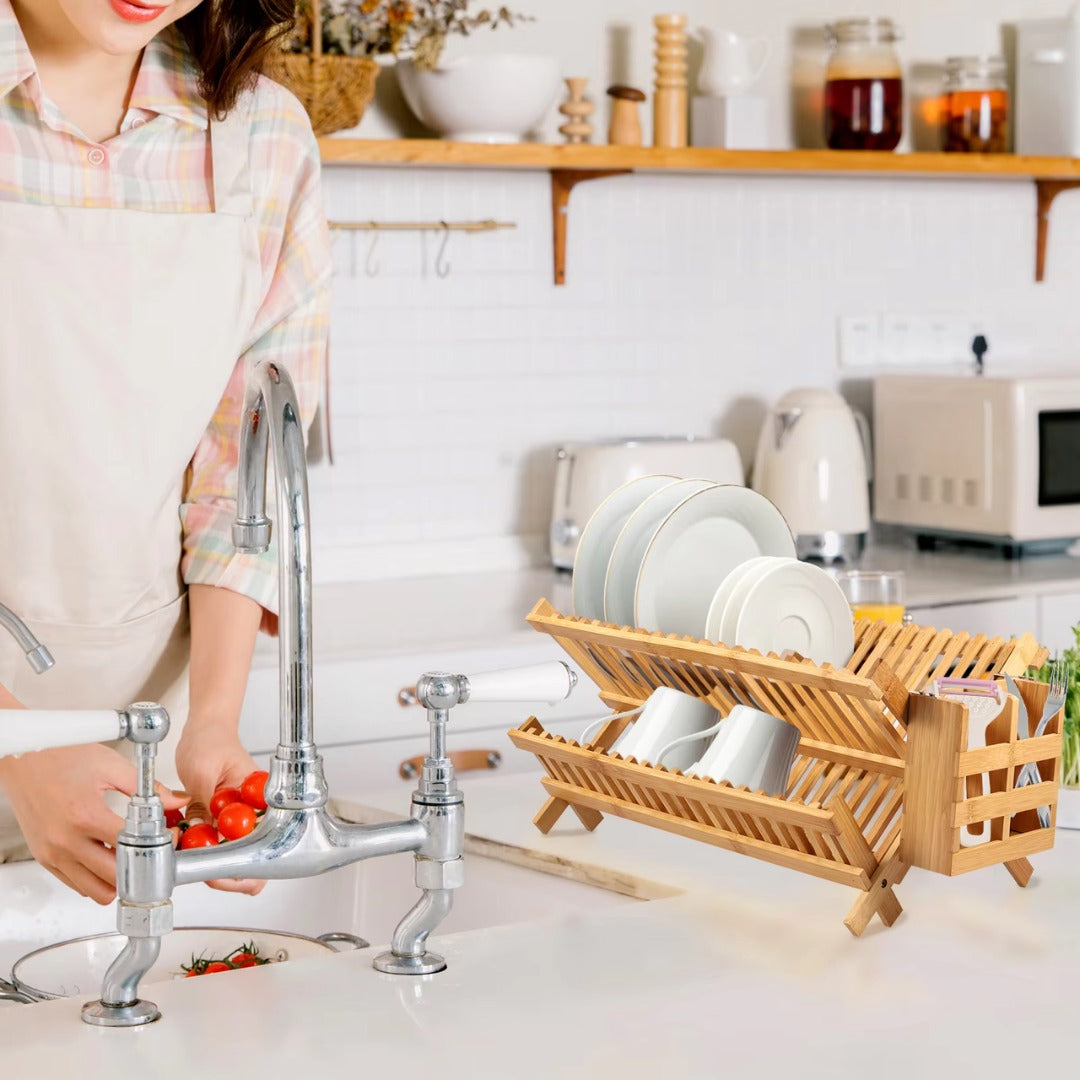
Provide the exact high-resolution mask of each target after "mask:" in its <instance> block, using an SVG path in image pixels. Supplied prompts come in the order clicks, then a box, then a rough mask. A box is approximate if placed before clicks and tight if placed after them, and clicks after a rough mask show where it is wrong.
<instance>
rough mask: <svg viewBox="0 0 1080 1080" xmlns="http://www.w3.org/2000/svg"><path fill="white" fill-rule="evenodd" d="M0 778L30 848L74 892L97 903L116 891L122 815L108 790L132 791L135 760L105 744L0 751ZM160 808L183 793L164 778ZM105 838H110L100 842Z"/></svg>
mask: <svg viewBox="0 0 1080 1080" xmlns="http://www.w3.org/2000/svg"><path fill="white" fill-rule="evenodd" d="M0 786H2V787H3V789H4V792H5V793H6V795H7V797H8V799H10V801H11V805H12V809H13V810H14V811H15V818H16V820H17V821H18V823H19V827H20V828H21V829H22V832H23V836H24V837H25V838H26V843H27V846H28V847H29V848H30V852H31V854H32V855H33V856H34V858H35V859H37V861H38V862H39V863H41V865H42V866H44V867H45V869H46V870H48V871H50V872H51V873H52V874H54V875H55V876H56V877H58V878H59V879H60V880H61V881H62V882H63V883H64V884H65V885H68V886H70V887H71V888H72V889H74V890H75V891H76V892H77V893H80V894H81V895H83V896H89V897H90V899H92V900H95V901H97V903H99V904H108V903H111V902H112V901H113V900H114V899H115V897H116V854H115V852H114V851H113V850H112V849H113V848H114V847H115V845H116V837H117V835H118V834H119V832H120V830H121V828H122V827H123V824H124V823H123V821H122V820H121V819H120V818H119V817H117V816H116V814H114V813H113V812H112V811H111V810H110V809H109V808H108V807H107V806H106V805H105V799H104V795H105V792H106V791H119V792H122V793H123V794H124V795H128V796H131V795H133V794H134V793H135V766H134V765H133V764H132V763H131V762H130V761H128V760H127V759H126V758H125V757H123V756H122V755H121V754H119V753H117V752H116V751H115V750H111V749H110V748H109V747H107V746H100V745H97V744H95V745H91V746H70V747H62V748H60V749H58V750H42V751H40V752H39V753H36V754H23V755H22V756H21V757H18V758H13V757H8V758H0ZM158 794H159V795H161V799H162V802H163V803H164V804H165V809H166V810H178V809H179V808H180V807H181V806H183V805H184V800H183V799H180V798H177V796H175V795H173V794H172V793H171V792H170V791H168V790H167V789H166V788H165V787H164V786H163V785H161V784H159V785H158ZM106 845H108V846H106Z"/></svg>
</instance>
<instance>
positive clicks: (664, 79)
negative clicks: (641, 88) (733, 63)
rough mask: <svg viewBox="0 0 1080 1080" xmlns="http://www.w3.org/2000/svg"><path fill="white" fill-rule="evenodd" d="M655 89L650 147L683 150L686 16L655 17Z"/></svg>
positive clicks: (686, 130)
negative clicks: (651, 143) (651, 144)
mask: <svg viewBox="0 0 1080 1080" xmlns="http://www.w3.org/2000/svg"><path fill="white" fill-rule="evenodd" d="M653 24H654V26H655V27H656V86H655V94H654V95H653V146H667V147H680V146H686V144H687V141H688V135H689V126H690V125H689V108H690V96H689V90H688V87H687V72H688V70H689V68H688V63H687V57H688V56H689V49H688V47H687V43H686V16H685V15H657V16H656V17H655V18H654V19H653Z"/></svg>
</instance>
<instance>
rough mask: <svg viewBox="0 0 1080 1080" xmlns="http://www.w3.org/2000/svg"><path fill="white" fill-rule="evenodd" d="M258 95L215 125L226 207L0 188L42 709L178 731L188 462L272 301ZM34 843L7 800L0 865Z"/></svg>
mask: <svg viewBox="0 0 1080 1080" xmlns="http://www.w3.org/2000/svg"><path fill="white" fill-rule="evenodd" d="M245 102H247V103H249V102H250V97H248V98H245V99H242V101H241V104H240V105H238V106H237V108H236V109H234V110H233V112H232V113H230V115H229V116H228V118H227V119H225V120H224V121H222V122H211V123H210V125H209V142H210V157H211V167H212V172H213V194H214V211H213V213H209V214H190V213H180V214H176V213H160V214H159V213H151V212H143V211H133V210H108V209H83V208H69V207H58V206H35V205H31V204H25V203H9V202H0V601H2V602H3V603H5V604H7V605H8V606H9V607H10V608H12V609H13V610H14V611H15V612H17V613H18V614H19V615H20V616H22V618H24V619H25V620H26V622H27V623H28V624H29V626H30V627H31V629H32V630H33V631H34V632H35V633H36V634H37V635H38V636H39V637H40V639H41V640H42V642H44V643H45V644H46V645H47V646H48V647H49V649H50V650H51V651H52V653H53V655H54V657H55V658H56V666H55V667H54V668H52V669H51V670H50V671H48V672H46V673H45V674H44V675H34V674H33V672H32V671H31V670H30V667H29V666H28V665H27V663H26V661H25V659H24V658H23V656H22V654H21V651H20V650H19V649H18V647H17V646H16V645H15V643H14V642H13V641H12V640H11V639H10V638H9V637H8V635H7V634H6V633H2V632H0V684H3V685H4V686H6V687H8V689H10V690H11V691H12V693H14V694H15V696H16V697H17V698H18V699H19V700H20V701H22V702H23V703H24V704H26V705H27V706H30V707H39V708H88V709H95V708H122V707H123V706H125V705H127V704H129V703H131V702H133V701H139V700H152V701H160V702H161V703H162V704H164V705H165V707H166V708H167V709H168V710H169V713H170V715H171V717H172V719H173V733H172V737H171V739H170V742H171V743H172V744H173V745H175V736H176V735H178V734H179V730H180V727H181V725H182V724H183V722H184V720H185V719H186V717H187V667H188V658H189V647H188V646H189V642H188V621H187V610H186V596H185V593H184V589H183V583H182V581H181V577H180V559H181V553H182V535H181V527H180V517H179V507H180V502H181V498H182V486H183V481H184V473H185V470H186V468H187V465H188V463H189V461H190V460H191V457H192V454H193V453H194V450H195V448H196V446H197V445H198V443H199V441H200V439H201V438H202V435H203V433H204V432H205V430H206V427H207V424H208V423H209V421H210V418H211V417H212V416H213V414H214V411H215V409H216V407H217V405H218V402H219V401H220V399H221V396H222V394H223V392H224V390H225V386H226V383H227V382H228V380H229V377H230V375H231V373H232V371H233V368H234V367H235V365H236V361H237V357H238V356H239V355H240V353H241V351H242V349H243V347H244V344H245V340H244V339H245V337H246V335H247V333H248V332H249V330H250V327H251V325H252V321H253V319H254V316H255V312H256V308H257V306H258V302H259V299H260V296H259V293H260V285H261V272H260V261H259V248H258V232H257V225H256V222H255V221H254V219H253V216H252V197H251V186H250V178H249V176H250V174H249V168H248V144H249V130H250V104H245ZM2 716H3V714H2V713H0V722H2ZM172 757H173V755H172V753H171V752H166V753H164V754H163V755H162V758H161V765H162V769H161V777H162V779H164V780H165V782H166V783H175V782H176V774H175V770H174V766H173V761H172ZM0 800H2V795H0ZM25 854H26V852H25V846H24V845H23V844H22V840H21V836H20V835H19V832H18V828H17V826H15V824H14V818H13V816H12V814H11V808H10V806H9V805H7V804H6V802H4V803H3V805H0V862H2V861H4V859H5V858H12V857H19V856H23V857H25Z"/></svg>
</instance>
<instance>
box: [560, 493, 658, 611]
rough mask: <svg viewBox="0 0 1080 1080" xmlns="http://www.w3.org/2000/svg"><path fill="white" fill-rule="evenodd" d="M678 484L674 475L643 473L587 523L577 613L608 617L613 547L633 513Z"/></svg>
mask: <svg viewBox="0 0 1080 1080" xmlns="http://www.w3.org/2000/svg"><path fill="white" fill-rule="evenodd" d="M674 483H675V477H674V476H660V475H657V476H639V477H637V478H636V479H634V480H631V481H629V482H628V483H626V484H623V485H622V486H621V487H617V488H616V489H615V490H614V491H613V492H612V493H611V494H610V495H609V496H608V497H607V498H606V499H605V500H604V501H603V502H602V503H601V504H600V505H599V506H598V507H597V508H596V509H595V510H594V511H593V515H592V517H591V518H589V520H588V521H587V522H586V524H585V528H584V529H583V530H582V532H581V538H580V539H579V540H578V546H577V552H576V554H575V555H574V578H573V582H572V584H571V596H572V597H573V602H574V614H575V615H580V616H582V617H583V618H586V619H602V618H603V617H604V579H605V578H606V577H607V568H608V560H609V559H610V558H611V549H612V548H613V547H614V546H615V541H616V540H617V539H618V538H619V533H620V532H622V528H623V526H624V525H625V524H626V522H627V520H628V519H629V517H630V515H631V514H632V513H633V512H634V511H635V510H636V509H637V508H638V507H639V506H640V505H641V504H642V502H643V501H644V500H645V499H647V498H648V497H649V496H650V495H651V494H652V493H653V492H654V491H659V490H660V489H661V488H664V487H667V486H668V485H669V484H674Z"/></svg>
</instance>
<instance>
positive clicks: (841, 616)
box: [735, 561, 855, 668]
mask: <svg viewBox="0 0 1080 1080" xmlns="http://www.w3.org/2000/svg"><path fill="white" fill-rule="evenodd" d="M735 640H736V641H737V642H738V643H739V644H740V645H741V646H743V647H744V648H747V649H758V650H759V651H760V652H762V653H770V652H775V653H783V652H786V651H787V650H789V649H790V650H793V651H794V652H797V653H799V654H800V655H802V656H805V657H806V658H807V659H809V660H813V661H814V663H816V664H831V665H832V666H833V667H835V668H842V667H843V666H844V665H845V664H846V663H847V662H848V661H849V660H850V659H851V656H852V653H853V652H854V651H855V626H854V622H853V620H852V617H851V608H850V606H849V605H848V602H847V599H846V598H845V596H844V593H843V591H842V590H841V588H840V586H839V585H838V584H837V582H836V580H835V579H834V578H833V577H831V576H830V575H829V574H827V573H826V572H825V571H824V570H822V569H821V568H820V567H818V566H813V565H812V564H810V563H804V562H796V561H792V562H780V563H775V564H774V565H772V566H769V567H767V568H766V569H765V570H764V571H763V572H762V573H761V575H760V576H759V577H758V578H757V580H756V581H754V582H753V584H752V585H751V586H750V588H749V590H748V591H747V594H746V596H745V598H744V599H743V601H742V604H741V606H740V608H739V610H738V618H737V625H736V628H735Z"/></svg>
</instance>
